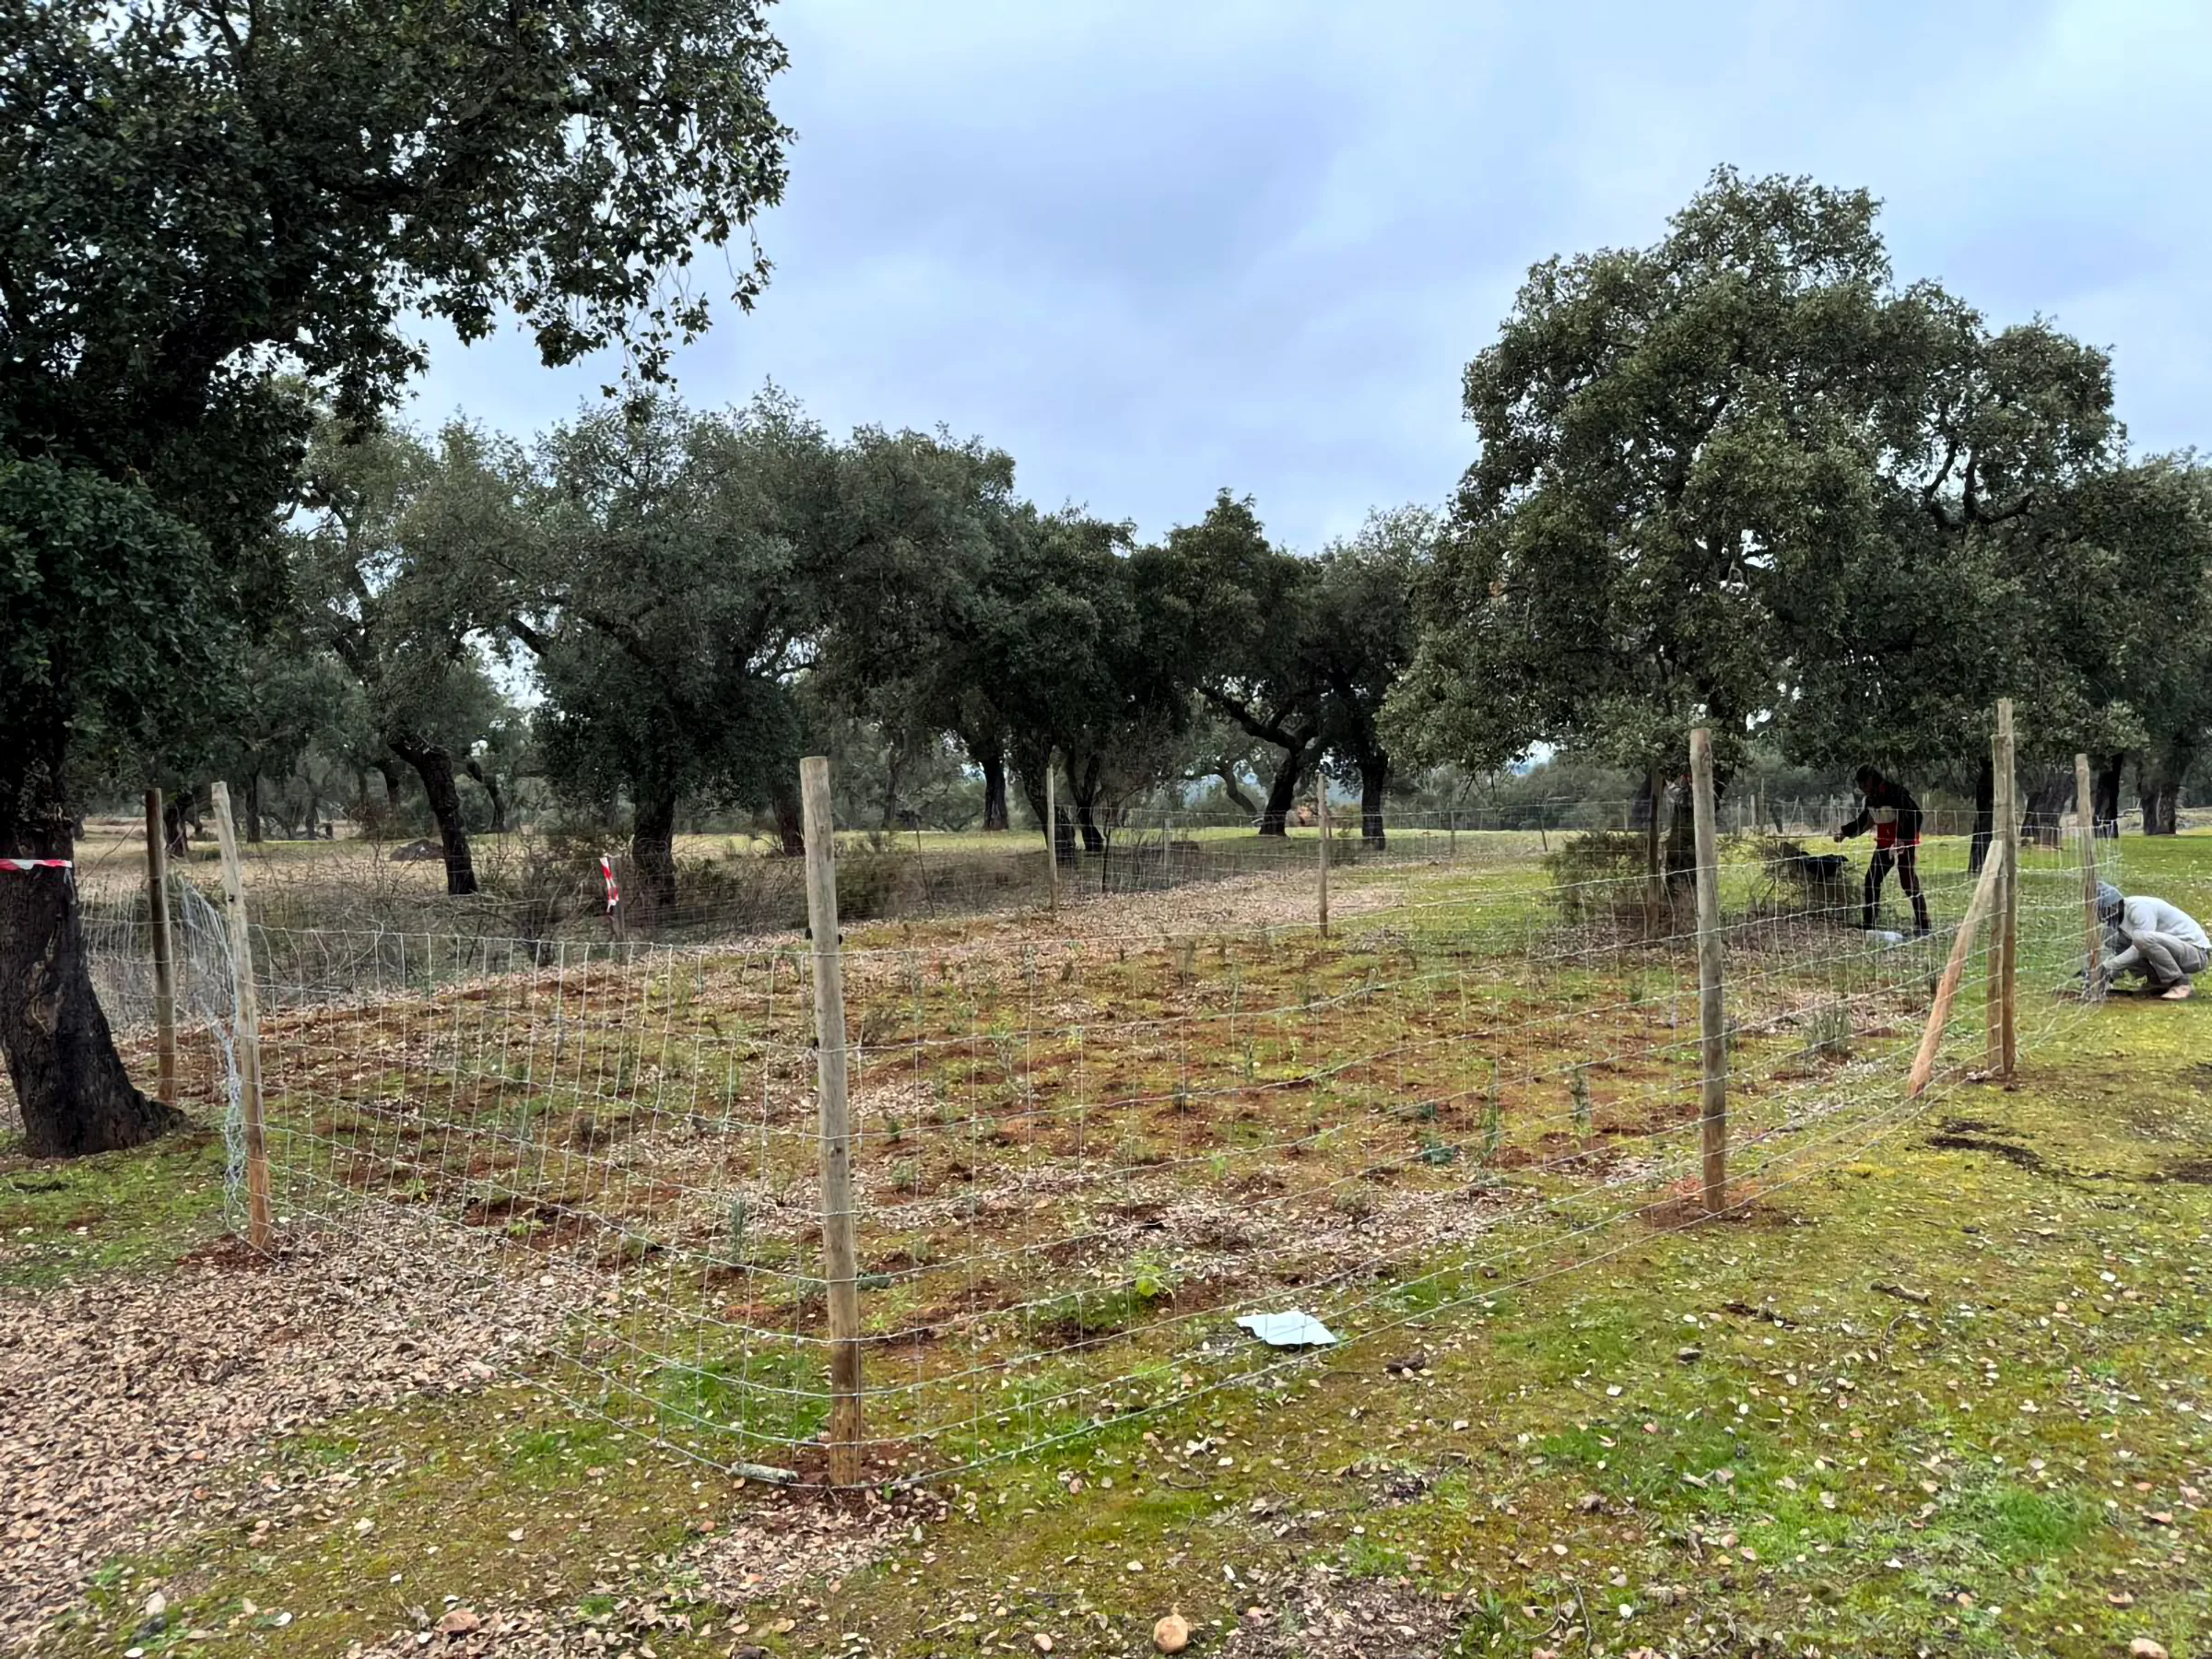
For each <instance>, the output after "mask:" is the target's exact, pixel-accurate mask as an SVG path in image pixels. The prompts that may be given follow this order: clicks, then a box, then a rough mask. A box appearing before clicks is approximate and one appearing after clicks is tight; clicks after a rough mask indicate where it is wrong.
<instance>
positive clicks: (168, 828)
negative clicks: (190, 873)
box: [161, 789, 192, 858]
mask: <svg viewBox="0 0 2212 1659" xmlns="http://www.w3.org/2000/svg"><path fill="white" fill-rule="evenodd" d="M191 817H192V791H191V790H189V789H185V790H180V791H179V792H178V793H177V794H176V796H175V797H174V798H173V799H170V800H165V801H163V802H162V803H161V839H162V840H163V841H167V842H168V843H169V855H170V856H171V858H189V857H191V856H192V830H191V822H190V820H191Z"/></svg>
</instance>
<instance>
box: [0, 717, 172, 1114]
mask: <svg viewBox="0 0 2212 1659" xmlns="http://www.w3.org/2000/svg"><path fill="white" fill-rule="evenodd" d="M17 713H18V724H17V726H16V730H15V731H14V732H13V733H11V735H10V738H11V740H10V741H9V742H8V743H6V744H0V857H7V858H73V857H75V855H76V851H75V845H74V843H73V842H72V841H71V839H70V835H69V815H68V812H67V810H66V809H65V806H64V805H63V803H62V801H61V799H60V780H61V778H62V776H63V763H64V759H65V752H66V744H67V736H66V728H65V725H64V724H63V723H62V721H61V720H60V719H59V718H49V719H46V720H43V721H37V722H36V723H35V724H34V721H33V720H32V719H25V718H22V717H21V711H20V710H18V711H17ZM0 1050H5V1051H6V1056H7V1073H8V1077H9V1080H10V1081H11V1082H12V1083H13V1084H14V1085H15V1090H16V1104H17V1108H18V1111H19V1112H21V1113H22V1118H23V1137H24V1147H25V1150H27V1151H29V1153H30V1154H31V1156H32V1157H34V1158H74V1157H76V1156H78V1155H80V1154H83V1153H87V1152H112V1151H114V1150H116V1149H118V1148H120V1147H135V1146H140V1145H142V1144H144V1143H145V1142H147V1141H149V1140H152V1139H153V1138H154V1137H155V1136H156V1135H160V1134H162V1133H164V1132H165V1131H167V1130H170V1129H172V1128H174V1127H175V1126H176V1125H177V1124H180V1123H182V1121H183V1119H182V1115H181V1114H180V1113H178V1112H174V1111H172V1110H171V1109H170V1108H169V1107H166V1106H164V1105H162V1104H161V1103H160V1102H159V1101H158V1100H151V1099H149V1098H147V1096H146V1095H143V1094H141V1093H139V1091H138V1090H137V1088H135V1087H134V1086H133V1084H132V1082H131V1079H130V1076H129V1074H128V1073H127V1072H125V1071H124V1065H123V1058H122V1056H121V1055H119V1054H118V1053H116V1052H115V1040H114V1038H113V1036H112V1033H111V1032H110V1031H109V1030H108V1017H107V1015H106V1014H105V1013H104V1012H103V1011H102V1010H101V1008H100V999H99V997H98V996H97V995H96V994H94V993H93V990H92V977H91V973H90V971H89V969H88V963H87V961H86V959H85V935H84V924H83V919H82V917H81V915H80V914H79V912H78V910H77V899H76V879H75V872H74V871H72V870H65V869H52V868H40V869H29V870H0Z"/></svg>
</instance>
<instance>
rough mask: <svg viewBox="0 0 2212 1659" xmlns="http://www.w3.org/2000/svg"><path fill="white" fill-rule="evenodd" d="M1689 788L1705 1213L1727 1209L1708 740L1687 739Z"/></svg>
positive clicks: (1724, 1048)
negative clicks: (1694, 868)
mask: <svg viewBox="0 0 2212 1659" xmlns="http://www.w3.org/2000/svg"><path fill="white" fill-rule="evenodd" d="M1689 788H1690V811H1691V814H1692V827H1693V830H1694V832H1695V836H1696V847H1697V860H1698V1036H1699V1039H1700V1044H1699V1069H1700V1072H1701V1073H1702V1081H1703V1088H1702V1090H1701V1093H1700V1102H1699V1112H1698V1124H1699V1130H1700V1143H1701V1147H1702V1150H1703V1153H1704V1170H1703V1179H1702V1182H1701V1187H1702V1191H1703V1197H1704V1205H1705V1213H1706V1214H1707V1215H1709V1216H1717V1215H1718V1214H1720V1212H1721V1211H1722V1210H1724V1209H1725V1208H1726V1207H1727V1206H1728V1009H1727V1004H1726V1001H1725V998H1724V994H1723V990H1722V985H1721V854H1720V844H1719V838H1718V837H1717V836H1716V834H1715V833H1714V825H1713V800H1712V733H1711V732H1709V731H1707V730H1706V729H1705V728H1704V727H1703V726H1700V727H1698V728H1697V729H1696V730H1695V731H1693V732H1691V733H1690V735H1689Z"/></svg>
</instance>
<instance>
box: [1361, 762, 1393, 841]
mask: <svg viewBox="0 0 2212 1659" xmlns="http://www.w3.org/2000/svg"><path fill="white" fill-rule="evenodd" d="M1389 781H1390V762H1389V761H1388V760H1385V759H1380V758H1377V759H1371V760H1363V761H1361V762H1360V763H1359V839H1360V840H1361V841H1365V842H1366V843H1367V844H1368V845H1369V846H1371V847H1380V846H1382V845H1383V844H1384V841H1383V831H1382V786H1383V785H1384V784H1385V783H1387V782H1389Z"/></svg>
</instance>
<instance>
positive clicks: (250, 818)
mask: <svg viewBox="0 0 2212 1659" xmlns="http://www.w3.org/2000/svg"><path fill="white" fill-rule="evenodd" d="M246 840H248V841H253V842H259V841H260V840H261V773H260V771H250V772H248V773H247V774H246Z"/></svg>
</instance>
